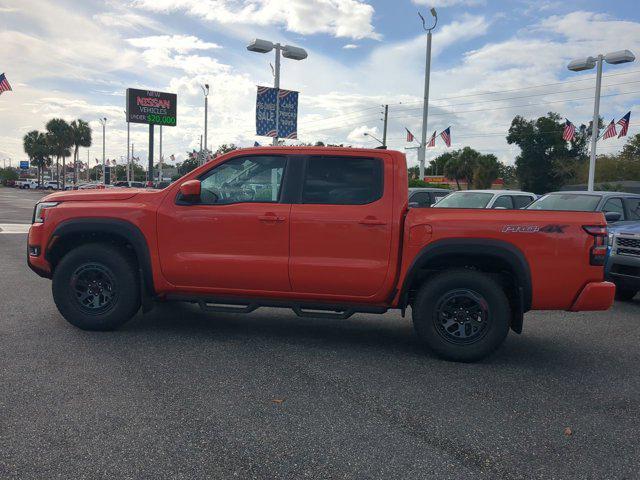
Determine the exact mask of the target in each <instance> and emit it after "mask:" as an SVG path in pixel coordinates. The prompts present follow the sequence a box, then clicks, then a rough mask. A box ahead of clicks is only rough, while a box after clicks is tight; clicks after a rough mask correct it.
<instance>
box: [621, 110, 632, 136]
mask: <svg viewBox="0 0 640 480" xmlns="http://www.w3.org/2000/svg"><path fill="white" fill-rule="evenodd" d="M630 119H631V111H628V112H627V114H626V115H625V116H624V117H622V118H621V119H620V120H618V125H620V133H619V134H618V138H620V137H626V136H627V131H628V130H629V120H630Z"/></svg>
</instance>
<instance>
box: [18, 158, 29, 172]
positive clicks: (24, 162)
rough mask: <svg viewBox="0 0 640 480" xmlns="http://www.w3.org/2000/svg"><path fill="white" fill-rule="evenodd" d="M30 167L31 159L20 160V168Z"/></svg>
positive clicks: (26, 168)
mask: <svg viewBox="0 0 640 480" xmlns="http://www.w3.org/2000/svg"><path fill="white" fill-rule="evenodd" d="M28 169H29V161H28V160H20V170H28Z"/></svg>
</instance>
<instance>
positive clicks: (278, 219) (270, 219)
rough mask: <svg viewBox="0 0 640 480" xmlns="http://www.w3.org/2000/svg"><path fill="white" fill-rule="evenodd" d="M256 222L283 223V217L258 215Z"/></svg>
mask: <svg viewBox="0 0 640 480" xmlns="http://www.w3.org/2000/svg"><path fill="white" fill-rule="evenodd" d="M258 220H260V221H261V222H284V217H279V216H277V215H273V214H272V215H258Z"/></svg>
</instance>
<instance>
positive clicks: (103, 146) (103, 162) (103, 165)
mask: <svg viewBox="0 0 640 480" xmlns="http://www.w3.org/2000/svg"><path fill="white" fill-rule="evenodd" d="M100 123H101V124H102V184H103V185H104V184H105V181H106V179H107V177H106V168H105V165H106V154H105V152H106V142H105V134H106V126H107V117H103V118H101V119H100Z"/></svg>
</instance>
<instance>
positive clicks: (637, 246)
mask: <svg viewBox="0 0 640 480" xmlns="http://www.w3.org/2000/svg"><path fill="white" fill-rule="evenodd" d="M615 246H616V254H618V255H631V256H635V257H640V238H638V237H627V236H616V243H615Z"/></svg>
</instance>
